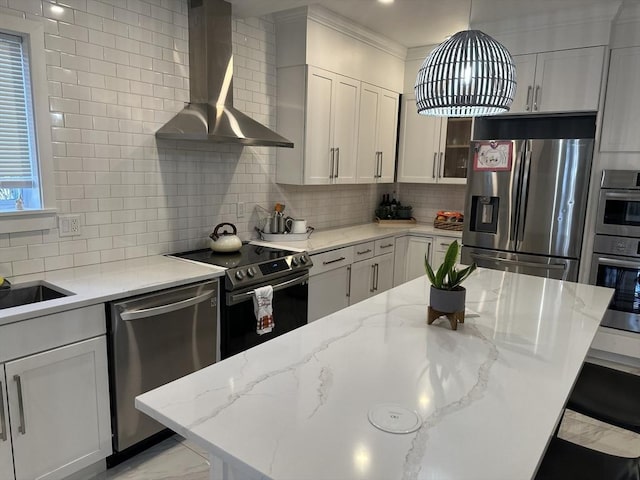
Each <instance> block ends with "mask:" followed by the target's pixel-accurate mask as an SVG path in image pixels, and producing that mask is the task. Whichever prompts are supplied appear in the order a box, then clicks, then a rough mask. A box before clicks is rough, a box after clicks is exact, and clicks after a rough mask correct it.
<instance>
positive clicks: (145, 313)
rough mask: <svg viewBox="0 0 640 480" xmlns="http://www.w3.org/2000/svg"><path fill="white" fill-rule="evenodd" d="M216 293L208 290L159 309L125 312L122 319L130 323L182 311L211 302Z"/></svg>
mask: <svg viewBox="0 0 640 480" xmlns="http://www.w3.org/2000/svg"><path fill="white" fill-rule="evenodd" d="M215 293H216V291H215V290H206V291H205V292H204V293H202V294H201V295H198V296H196V297H191V298H187V299H186V300H181V301H179V302H175V303H169V304H167V305H160V306H159V307H151V308H142V309H140V310H125V311H124V312H122V313H120V318H121V319H122V320H124V321H125V322H129V321H131V320H140V319H143V318H149V317H153V316H156V315H162V314H165V313H169V312H175V311H176V310H182V309H183V308H188V307H191V306H193V305H197V304H198V303H202V302H204V301H206V300H209V299H210V298H211V297H213V295H214V294H215Z"/></svg>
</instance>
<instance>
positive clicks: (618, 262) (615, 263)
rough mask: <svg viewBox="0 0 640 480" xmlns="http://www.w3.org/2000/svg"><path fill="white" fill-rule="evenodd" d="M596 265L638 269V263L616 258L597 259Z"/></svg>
mask: <svg viewBox="0 0 640 480" xmlns="http://www.w3.org/2000/svg"><path fill="white" fill-rule="evenodd" d="M598 265H611V266H613V267H627V268H633V269H634V270H636V269H638V262H637V261H636V262H634V261H626V260H618V259H617V258H609V257H598Z"/></svg>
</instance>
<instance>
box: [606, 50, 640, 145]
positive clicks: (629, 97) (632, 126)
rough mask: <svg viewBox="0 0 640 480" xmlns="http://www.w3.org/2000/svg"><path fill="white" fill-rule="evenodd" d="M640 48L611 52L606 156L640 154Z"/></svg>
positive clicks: (607, 100) (607, 102)
mask: <svg viewBox="0 0 640 480" xmlns="http://www.w3.org/2000/svg"><path fill="white" fill-rule="evenodd" d="M639 80H640V47H628V48H616V49H613V50H612V51H611V61H610V62H609V79H608V82H607V95H606V97H605V104H604V116H603V121H602V138H601V140H600V150H601V151H603V152H640V136H639V135H638V125H640V95H638V92H637V91H638V82H639Z"/></svg>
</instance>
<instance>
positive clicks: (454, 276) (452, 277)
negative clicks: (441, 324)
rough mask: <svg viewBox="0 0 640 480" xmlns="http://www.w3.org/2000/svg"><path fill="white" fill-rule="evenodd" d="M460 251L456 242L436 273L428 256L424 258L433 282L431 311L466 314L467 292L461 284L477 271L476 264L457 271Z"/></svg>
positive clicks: (452, 244) (428, 274)
mask: <svg viewBox="0 0 640 480" xmlns="http://www.w3.org/2000/svg"><path fill="white" fill-rule="evenodd" d="M459 249H460V247H459V245H458V241H457V240H454V241H453V242H452V243H451V244H450V245H449V248H448V249H447V253H446V254H445V257H444V262H442V265H440V267H438V270H437V271H436V272H434V271H433V268H431V265H429V261H428V260H427V256H426V255H425V257H424V267H425V270H426V271H427V276H428V277H429V281H430V282H431V291H430V297H429V303H430V309H432V310H435V311H437V312H438V313H441V314H446V313H457V312H464V305H465V297H466V290H465V289H464V287H462V286H461V285H460V284H461V283H462V282H463V281H464V280H465V279H466V278H467V277H468V276H469V275H471V273H472V272H473V271H474V270H475V269H476V264H475V263H472V264H471V265H470V266H468V267H466V268H463V269H461V270H456V260H457V259H458V251H459ZM463 318H464V317H463Z"/></svg>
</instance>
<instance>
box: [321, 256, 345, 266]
mask: <svg viewBox="0 0 640 480" xmlns="http://www.w3.org/2000/svg"><path fill="white" fill-rule="evenodd" d="M343 260H346V258H345V257H340V258H336V259H335V260H328V261H326V262H322V264H323V265H329V264H331V263H336V262H341V261H343Z"/></svg>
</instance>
